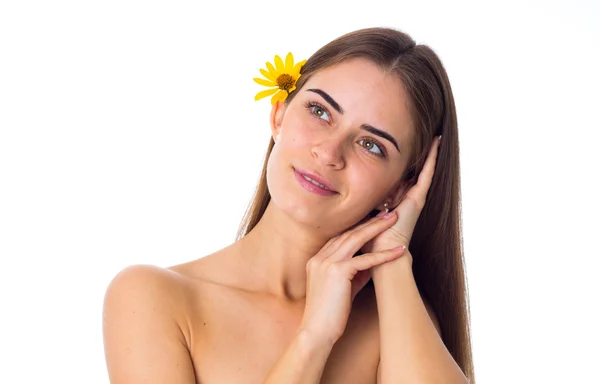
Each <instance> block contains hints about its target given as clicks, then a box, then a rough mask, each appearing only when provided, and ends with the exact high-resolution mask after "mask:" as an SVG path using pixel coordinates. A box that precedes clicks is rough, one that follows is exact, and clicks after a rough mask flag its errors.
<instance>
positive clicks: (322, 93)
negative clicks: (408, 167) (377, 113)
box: [307, 88, 402, 153]
mask: <svg viewBox="0 0 600 384" xmlns="http://www.w3.org/2000/svg"><path fill="white" fill-rule="evenodd" d="M307 91H310V92H314V93H316V94H318V95H320V96H321V97H322V98H324V99H325V101H327V102H328V103H329V105H331V107H332V108H333V109H335V110H336V111H338V113H339V114H340V115H343V114H344V110H343V109H342V107H341V106H340V105H339V104H338V103H337V102H336V101H335V100H333V98H332V97H331V96H329V95H328V94H327V93H326V92H325V91H323V90H322V89H317V88H311V89H307ZM360 128H361V129H364V130H365V131H368V132H371V133H372V134H374V135H377V136H379V137H383V138H384V139H386V140H388V141H389V142H391V143H392V144H394V147H396V149H397V150H398V152H400V148H399V147H398V142H396V139H394V137H393V136H392V135H390V134H389V133H387V132H385V131H382V130H381V129H377V128H375V127H373V126H372V125H369V124H362V125H361V126H360ZM400 153H402V152H400Z"/></svg>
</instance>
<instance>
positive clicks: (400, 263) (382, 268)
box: [371, 249, 413, 282]
mask: <svg viewBox="0 0 600 384" xmlns="http://www.w3.org/2000/svg"><path fill="white" fill-rule="evenodd" d="M412 264H413V257H412V255H411V253H410V252H409V251H408V249H407V250H405V251H404V253H403V254H402V256H400V257H399V258H397V259H395V260H391V261H388V262H385V263H383V264H380V265H376V266H374V267H371V277H372V278H373V282H375V281H376V280H378V279H386V277H381V276H385V275H389V276H391V278H393V279H396V278H398V277H400V276H403V275H412Z"/></svg>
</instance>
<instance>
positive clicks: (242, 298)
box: [168, 245, 379, 384]
mask: <svg viewBox="0 0 600 384" xmlns="http://www.w3.org/2000/svg"><path fill="white" fill-rule="evenodd" d="M235 248H236V247H235V245H234V246H231V247H228V248H225V249H223V250H221V251H218V252H216V253H214V254H212V255H210V256H206V257H204V258H201V259H198V260H195V261H192V262H189V263H185V264H181V265H177V266H173V267H170V268H168V269H169V270H171V271H174V272H177V275H178V276H179V277H178V278H174V279H173V284H178V285H181V286H184V287H185V289H186V290H188V291H189V295H186V296H184V297H186V299H185V300H182V303H181V304H182V306H183V307H184V308H186V311H185V312H186V313H185V314H184V315H183V316H182V317H187V319H183V318H181V319H178V320H177V322H178V323H179V324H187V326H188V327H189V328H187V329H184V334H185V335H186V340H187V341H188V343H189V344H188V348H189V351H190V355H191V359H192V361H193V364H194V368H195V375H196V382H197V383H203V384H211V383H262V382H263V381H264V378H265V377H266V376H267V374H268V372H269V370H270V369H271V368H272V367H273V365H274V364H275V362H276V361H277V359H278V358H279V357H280V356H281V354H282V353H283V352H284V350H285V349H286V347H287V346H288V345H289V343H290V342H291V340H292V339H293V338H294V336H295V335H296V332H297V331H298V327H299V325H300V322H301V320H302V315H303V312H304V301H303V300H299V301H298V302H282V301H281V300H280V299H277V298H274V297H272V296H267V295H265V294H263V293H260V292H256V291H255V283H253V281H252V276H248V275H247V274H245V273H244V272H243V271H241V270H239V269H238V268H237V267H236V261H235V259H236V257H239V256H238V255H236V254H235V252H236V249H235ZM192 298H193V299H192ZM378 361H379V331H378V324H377V307H376V300H375V293H374V290H373V288H372V287H371V286H367V287H365V288H364V289H363V290H361V292H360V293H359V294H358V295H357V297H356V299H355V301H354V303H353V308H352V312H351V314H350V317H349V319H348V324H347V327H346V330H345V333H344V335H343V336H342V337H341V338H340V339H339V340H338V341H337V343H336V344H335V346H334V348H333V349H332V351H331V354H330V355H329V358H328V360H327V364H326V366H325V369H324V371H323V375H322V378H321V383H349V382H352V383H375V381H376V375H377V364H378Z"/></svg>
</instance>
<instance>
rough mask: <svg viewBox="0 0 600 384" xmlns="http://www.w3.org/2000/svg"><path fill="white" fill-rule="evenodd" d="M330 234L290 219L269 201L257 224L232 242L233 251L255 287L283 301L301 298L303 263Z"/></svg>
mask: <svg viewBox="0 0 600 384" xmlns="http://www.w3.org/2000/svg"><path fill="white" fill-rule="evenodd" d="M333 236H334V235H331V236H328V235H327V234H326V233H324V231H323V230H322V229H318V228H315V227H310V226H308V225H306V224H303V223H300V222H298V221H296V220H293V218H291V217H290V216H288V215H287V214H286V213H284V212H282V211H280V210H279V209H278V208H277V207H276V206H275V205H274V204H273V203H272V201H271V202H269V205H268V206H267V208H266V211H265V213H264V215H263V216H262V218H261V219H260V221H259V222H258V223H257V225H256V226H255V227H254V228H253V229H252V230H251V231H250V232H249V233H248V234H247V235H246V236H245V237H243V238H242V239H241V240H239V241H238V243H237V244H236V248H237V252H236V254H237V255H239V257H240V260H239V262H240V265H242V266H243V267H244V268H246V270H247V271H248V274H249V275H251V276H252V280H253V282H255V283H256V284H257V286H256V287H255V288H256V289H257V290H259V291H261V292H262V293H265V294H267V295H272V296H275V297H276V298H278V299H281V300H283V301H286V302H298V301H304V300H305V299H306V263H307V262H308V260H310V258H311V257H313V256H314V255H316V254H317V253H318V252H319V250H320V249H321V248H322V247H323V246H324V245H325V243H326V242H327V241H328V240H329V238H330V237H333Z"/></svg>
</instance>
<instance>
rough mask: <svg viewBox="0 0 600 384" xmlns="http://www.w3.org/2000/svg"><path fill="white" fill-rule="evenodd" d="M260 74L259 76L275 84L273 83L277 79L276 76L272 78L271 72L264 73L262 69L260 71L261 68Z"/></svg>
mask: <svg viewBox="0 0 600 384" xmlns="http://www.w3.org/2000/svg"><path fill="white" fill-rule="evenodd" d="M260 73H261V74H262V75H263V76H264V77H266V78H267V79H269V80H271V81H272V82H275V81H276V80H277V77H276V76H273V75H272V74H271V72H269V71H265V70H264V69H262V68H261V69H260Z"/></svg>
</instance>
